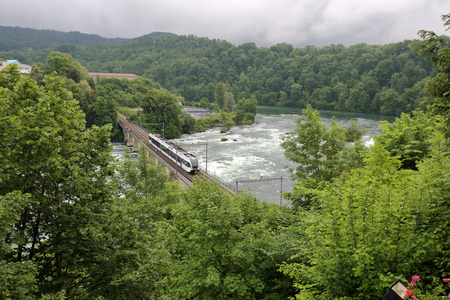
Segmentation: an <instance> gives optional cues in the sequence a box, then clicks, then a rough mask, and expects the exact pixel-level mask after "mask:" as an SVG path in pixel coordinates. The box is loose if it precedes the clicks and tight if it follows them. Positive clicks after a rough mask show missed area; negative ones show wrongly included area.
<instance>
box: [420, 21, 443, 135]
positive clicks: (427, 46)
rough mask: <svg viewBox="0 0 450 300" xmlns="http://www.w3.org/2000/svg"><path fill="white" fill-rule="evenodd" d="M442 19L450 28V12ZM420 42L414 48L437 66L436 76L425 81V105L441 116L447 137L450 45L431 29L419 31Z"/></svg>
mask: <svg viewBox="0 0 450 300" xmlns="http://www.w3.org/2000/svg"><path fill="white" fill-rule="evenodd" d="M442 20H443V21H444V22H445V23H444V25H445V26H446V27H447V30H448V29H449V28H450V14H447V15H443V16H442ZM419 35H420V38H421V40H422V41H421V42H418V43H415V44H414V49H415V50H416V51H417V52H419V53H420V55H422V56H423V57H425V59H426V60H428V61H430V62H432V63H433V65H435V66H436V67H438V72H437V75H436V77H434V78H432V79H430V80H428V81H427V83H426V86H425V91H426V92H427V93H428V94H430V95H431V97H430V98H427V100H426V101H425V103H424V104H425V105H426V106H427V107H428V109H429V110H431V112H432V113H433V114H434V115H438V116H442V117H443V121H444V124H445V126H446V127H445V128H446V129H445V132H446V135H447V137H449V136H450V130H449V128H450V95H449V93H448V91H449V90H450V60H449V58H450V46H449V45H448V38H447V39H446V38H445V37H444V36H438V35H436V34H435V33H434V32H432V31H425V30H421V31H420V32H419Z"/></svg>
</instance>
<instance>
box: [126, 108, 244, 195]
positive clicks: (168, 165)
mask: <svg viewBox="0 0 450 300" xmlns="http://www.w3.org/2000/svg"><path fill="white" fill-rule="evenodd" d="M119 126H120V127H121V128H122V131H123V136H124V139H125V141H126V143H127V146H128V147H131V148H132V151H138V149H139V147H140V146H141V145H144V146H145V147H146V148H147V149H148V153H149V155H150V156H152V157H153V159H154V160H155V162H157V163H160V164H162V165H163V166H164V168H165V169H166V172H167V174H168V175H169V176H170V178H171V179H172V180H177V181H178V183H179V184H180V185H182V186H191V185H192V184H193V182H194V180H201V181H207V182H217V183H219V185H220V187H221V188H222V189H223V190H225V191H227V192H228V193H230V194H232V195H235V194H236V191H235V190H234V189H233V188H232V187H230V186H228V185H227V184H226V183H225V182H223V181H222V180H220V178H218V177H216V176H212V175H211V174H208V173H206V172H205V171H204V170H203V169H202V168H200V171H199V172H197V173H196V174H191V173H188V172H186V171H185V170H183V169H182V168H181V167H180V166H179V165H177V164H176V163H174V162H173V161H171V160H170V159H169V158H167V157H166V156H165V155H163V154H162V153H161V152H160V151H159V150H158V149H157V148H156V147H154V145H152V144H151V143H150V141H149V138H148V132H147V131H146V130H145V129H144V128H142V127H141V126H139V125H137V124H136V123H134V122H131V121H129V120H127V119H126V118H125V117H124V116H123V115H120V114H119Z"/></svg>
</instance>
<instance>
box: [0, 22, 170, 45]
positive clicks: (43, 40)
mask: <svg viewBox="0 0 450 300" xmlns="http://www.w3.org/2000/svg"><path fill="white" fill-rule="evenodd" d="M161 35H175V34H172V33H165V32H153V33H150V34H148V35H145V36H146V37H147V36H161ZM136 39H137V38H133V39H127V38H105V37H101V36H99V35H96V34H86V33H81V32H77V31H71V32H63V31H56V30H39V29H31V28H22V27H12V26H0V51H10V50H23V49H24V48H32V49H35V50H39V49H49V48H56V47H58V46H60V45H67V44H72V45H80V46H90V45H94V44H102V43H108V44H111V45H117V44H121V43H124V42H130V41H133V40H136Z"/></svg>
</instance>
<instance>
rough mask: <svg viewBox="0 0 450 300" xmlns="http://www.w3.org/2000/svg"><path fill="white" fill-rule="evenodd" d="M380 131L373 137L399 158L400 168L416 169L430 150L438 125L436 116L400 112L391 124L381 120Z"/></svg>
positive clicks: (418, 112)
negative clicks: (411, 115) (398, 116)
mask: <svg viewBox="0 0 450 300" xmlns="http://www.w3.org/2000/svg"><path fill="white" fill-rule="evenodd" d="M381 123H382V126H381V128H382V133H381V134H380V135H378V136H376V137H374V138H375V140H376V141H377V142H378V143H380V144H381V145H382V146H383V147H384V148H385V149H386V150H388V151H389V153H390V154H391V155H392V156H396V157H398V158H400V160H401V162H402V166H401V167H402V168H404V169H411V170H416V169H417V166H416V164H417V163H418V162H420V161H422V160H423V159H424V158H425V157H426V156H427V155H428V154H429V151H430V147H431V143H432V140H431V139H432V137H433V134H434V132H435V131H436V130H437V129H438V128H439V127H441V126H439V124H438V122H437V120H436V118H432V117H430V116H427V115H426V114H425V113H423V112H420V111H415V112H414V115H413V117H410V116H409V115H406V114H402V115H401V117H400V118H397V119H396V121H395V122H394V123H393V124H390V123H388V122H386V121H382V122H381Z"/></svg>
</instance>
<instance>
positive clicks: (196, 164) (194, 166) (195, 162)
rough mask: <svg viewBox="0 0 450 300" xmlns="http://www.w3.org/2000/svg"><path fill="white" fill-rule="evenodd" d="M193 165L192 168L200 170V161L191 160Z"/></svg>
mask: <svg viewBox="0 0 450 300" xmlns="http://www.w3.org/2000/svg"><path fill="white" fill-rule="evenodd" d="M191 164H192V167H193V168H194V169H195V168H198V159H197V158H191Z"/></svg>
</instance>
